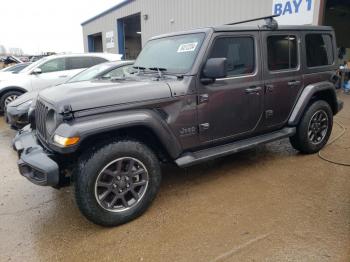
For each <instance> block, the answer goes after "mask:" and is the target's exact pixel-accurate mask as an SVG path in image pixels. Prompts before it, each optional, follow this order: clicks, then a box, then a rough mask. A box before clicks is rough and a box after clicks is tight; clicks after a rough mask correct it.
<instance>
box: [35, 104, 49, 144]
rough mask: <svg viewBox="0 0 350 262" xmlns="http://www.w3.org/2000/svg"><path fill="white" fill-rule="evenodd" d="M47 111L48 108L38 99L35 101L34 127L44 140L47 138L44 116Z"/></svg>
mask: <svg viewBox="0 0 350 262" xmlns="http://www.w3.org/2000/svg"><path fill="white" fill-rule="evenodd" d="M48 112H49V108H48V107H47V106H46V105H45V104H44V103H43V102H42V101H40V100H38V101H37V102H36V108H35V120H36V121H35V122H36V129H37V132H38V133H39V135H40V136H41V138H43V139H44V140H45V141H46V140H47V136H48V134H47V131H46V126H45V122H46V117H47V114H48Z"/></svg>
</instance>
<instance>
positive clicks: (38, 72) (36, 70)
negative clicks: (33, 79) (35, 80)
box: [32, 67, 42, 75]
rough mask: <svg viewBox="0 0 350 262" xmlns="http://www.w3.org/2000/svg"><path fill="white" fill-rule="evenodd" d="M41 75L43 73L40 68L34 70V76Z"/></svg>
mask: <svg viewBox="0 0 350 262" xmlns="http://www.w3.org/2000/svg"><path fill="white" fill-rule="evenodd" d="M41 73H42V71H41V69H40V68H39V67H37V68H34V70H33V71H32V74H33V75H40V74H41Z"/></svg>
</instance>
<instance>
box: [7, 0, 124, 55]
mask: <svg viewBox="0 0 350 262" xmlns="http://www.w3.org/2000/svg"><path fill="white" fill-rule="evenodd" d="M122 1H123V0H95V1H91V0H85V1H84V0H1V1H0V10H1V12H0V45H4V46H5V47H6V48H9V47H17V48H22V50H23V51H24V52H25V53H28V54H33V53H38V52H41V51H42V52H74V53H77V52H83V51H84V47H83V33H82V27H81V25H80V24H81V23H82V22H84V21H86V20H87V19H89V18H91V17H93V16H95V15H97V14H99V13H101V12H103V11H105V10H107V9H108V8H110V7H112V6H114V5H117V4H118V3H120V2H122Z"/></svg>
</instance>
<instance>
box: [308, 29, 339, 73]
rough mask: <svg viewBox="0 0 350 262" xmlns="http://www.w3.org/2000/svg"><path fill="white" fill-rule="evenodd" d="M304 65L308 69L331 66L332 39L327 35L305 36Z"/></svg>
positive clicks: (332, 55)
mask: <svg viewBox="0 0 350 262" xmlns="http://www.w3.org/2000/svg"><path fill="white" fill-rule="evenodd" d="M305 46H306V64H307V66H308V67H318V66H327V65H332V64H333V62H334V53H333V39H332V36H331V35H329V34H315V33H313V34H307V35H306V36H305Z"/></svg>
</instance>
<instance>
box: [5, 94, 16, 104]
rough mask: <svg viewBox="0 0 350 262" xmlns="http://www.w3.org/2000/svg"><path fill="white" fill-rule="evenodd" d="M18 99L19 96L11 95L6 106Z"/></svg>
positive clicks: (6, 101)
mask: <svg viewBox="0 0 350 262" xmlns="http://www.w3.org/2000/svg"><path fill="white" fill-rule="evenodd" d="M17 98H18V96H17V95H10V96H8V97H6V99H5V106H7V105H8V104H9V103H11V102H13V101H15V100H16V99H17Z"/></svg>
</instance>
